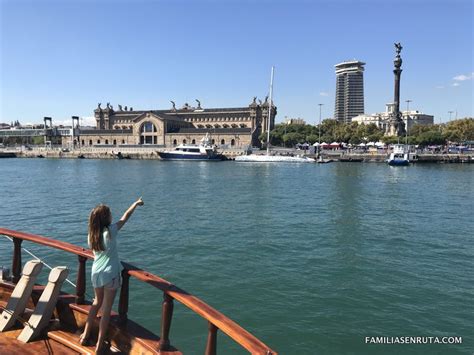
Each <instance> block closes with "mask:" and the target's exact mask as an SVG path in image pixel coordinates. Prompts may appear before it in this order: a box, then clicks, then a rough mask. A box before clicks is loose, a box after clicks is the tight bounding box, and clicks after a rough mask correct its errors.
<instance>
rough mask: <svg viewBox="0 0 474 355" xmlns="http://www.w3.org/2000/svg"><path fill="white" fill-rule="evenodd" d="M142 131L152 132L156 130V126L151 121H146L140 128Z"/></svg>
mask: <svg viewBox="0 0 474 355" xmlns="http://www.w3.org/2000/svg"><path fill="white" fill-rule="evenodd" d="M140 131H141V132H142V133H152V132H156V131H157V130H156V127H155V125H154V124H153V123H151V122H145V123H144V124H143V125H142V128H141V130H140Z"/></svg>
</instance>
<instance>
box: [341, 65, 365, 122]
mask: <svg viewBox="0 0 474 355" xmlns="http://www.w3.org/2000/svg"><path fill="white" fill-rule="evenodd" d="M364 65H365V63H364V62H359V61H357V60H354V61H350V62H343V63H339V64H336V65H335V68H336V104H335V109H334V118H335V119H336V120H338V121H341V122H351V119H352V117H355V116H358V115H361V114H363V113H364Z"/></svg>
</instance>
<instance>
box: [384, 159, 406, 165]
mask: <svg viewBox="0 0 474 355" xmlns="http://www.w3.org/2000/svg"><path fill="white" fill-rule="evenodd" d="M387 164H388V165H390V166H408V165H410V161H408V160H405V159H394V160H388V161H387Z"/></svg>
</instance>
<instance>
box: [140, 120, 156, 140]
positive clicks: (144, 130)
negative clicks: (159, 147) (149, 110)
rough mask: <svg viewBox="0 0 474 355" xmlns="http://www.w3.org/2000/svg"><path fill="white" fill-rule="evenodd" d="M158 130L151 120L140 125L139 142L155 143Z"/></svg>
mask: <svg viewBox="0 0 474 355" xmlns="http://www.w3.org/2000/svg"><path fill="white" fill-rule="evenodd" d="M157 132H158V130H157V129H156V126H155V125H154V124H153V123H152V122H145V123H143V124H142V125H141V126H140V144H157V141H158V135H157Z"/></svg>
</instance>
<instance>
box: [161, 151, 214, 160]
mask: <svg viewBox="0 0 474 355" xmlns="http://www.w3.org/2000/svg"><path fill="white" fill-rule="evenodd" d="M158 155H159V156H160V158H161V159H163V160H191V161H203V160H205V161H221V160H222V158H223V157H222V155H204V154H194V155H192V154H177V153H168V152H158Z"/></svg>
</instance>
